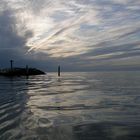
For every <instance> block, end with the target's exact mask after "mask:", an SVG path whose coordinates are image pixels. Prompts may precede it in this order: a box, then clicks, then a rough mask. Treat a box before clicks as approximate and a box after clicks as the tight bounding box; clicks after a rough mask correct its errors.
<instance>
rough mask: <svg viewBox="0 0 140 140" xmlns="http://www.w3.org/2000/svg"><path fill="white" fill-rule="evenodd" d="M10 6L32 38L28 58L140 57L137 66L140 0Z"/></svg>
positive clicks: (13, 1) (10, 1) (10, 2)
mask: <svg viewBox="0 0 140 140" xmlns="http://www.w3.org/2000/svg"><path fill="white" fill-rule="evenodd" d="M5 5H6V6H8V7H10V8H11V9H12V10H13V11H14V17H16V19H17V24H16V27H17V30H18V33H19V35H21V36H24V35H25V33H26V31H28V30H31V31H32V33H33V35H32V37H30V38H29V39H28V40H27V42H26V46H27V47H28V51H27V53H33V52H38V53H40V52H43V53H45V54H47V56H48V57H50V58H71V57H76V56H77V57H79V60H80V59H82V58H81V57H83V56H84V60H85V61H88V60H89V61H92V60H95V61H96V60H102V61H104V60H110V59H112V60H114V59H115V60H116V59H124V58H125V59H126V58H128V60H129V61H130V58H131V57H133V59H134V57H136V61H137V63H138V60H139V57H138V56H139V54H140V41H139V35H140V14H139V13H140V1H139V0H69V1H66V0H41V1H39V0H5ZM4 8H5V6H4V5H3V6H1V7H0V9H1V10H3V9H4ZM23 25H24V26H23ZM79 60H78V61H79ZM82 61H83V60H82ZM123 61H124V60H123ZM130 63H131V61H130Z"/></svg>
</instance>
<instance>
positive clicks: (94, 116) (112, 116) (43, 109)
mask: <svg viewBox="0 0 140 140" xmlns="http://www.w3.org/2000/svg"><path fill="white" fill-rule="evenodd" d="M0 140H140V72H111V73H110V72H106V73H101V72H100V73H96V72H93V73H63V76H62V77H61V78H58V77H57V75H56V74H55V73H49V74H48V75H45V76H33V77H29V79H25V78H24V77H23V78H13V79H9V78H4V77H0Z"/></svg>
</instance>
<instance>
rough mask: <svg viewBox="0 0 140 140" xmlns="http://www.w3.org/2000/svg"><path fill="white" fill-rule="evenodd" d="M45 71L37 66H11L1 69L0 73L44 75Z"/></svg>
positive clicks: (7, 74) (4, 74) (3, 74)
mask: <svg viewBox="0 0 140 140" xmlns="http://www.w3.org/2000/svg"><path fill="white" fill-rule="evenodd" d="M42 74H45V72H43V71H41V70H38V69H36V68H28V66H26V68H12V69H11V68H10V69H2V70H0V75H2V76H30V75H42Z"/></svg>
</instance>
